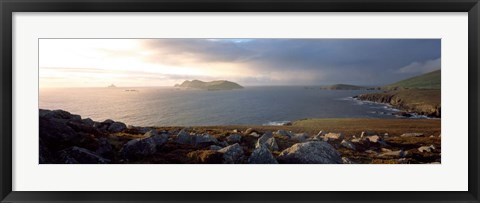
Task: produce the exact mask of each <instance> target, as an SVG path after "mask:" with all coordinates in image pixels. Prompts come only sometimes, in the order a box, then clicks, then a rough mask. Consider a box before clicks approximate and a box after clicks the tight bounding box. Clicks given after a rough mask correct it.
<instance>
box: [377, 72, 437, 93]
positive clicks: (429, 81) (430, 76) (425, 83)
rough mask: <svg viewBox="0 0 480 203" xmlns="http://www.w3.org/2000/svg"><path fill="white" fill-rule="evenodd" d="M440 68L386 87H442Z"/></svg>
mask: <svg viewBox="0 0 480 203" xmlns="http://www.w3.org/2000/svg"><path fill="white" fill-rule="evenodd" d="M440 79H441V74H440V70H436V71H433V72H430V73H425V74H423V75H419V76H416V77H412V78H408V79H405V80H402V81H399V82H396V83H393V84H390V85H386V86H384V87H383V88H384V89H440V87H441V84H440V81H441V80H440Z"/></svg>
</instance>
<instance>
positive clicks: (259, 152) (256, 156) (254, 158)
mask: <svg viewBox="0 0 480 203" xmlns="http://www.w3.org/2000/svg"><path fill="white" fill-rule="evenodd" d="M248 163H250V164H278V162H277V160H276V159H275V157H273V155H272V153H271V152H270V150H268V148H267V147H266V146H265V145H259V146H258V147H257V148H255V150H253V152H252V154H251V155H250V158H248Z"/></svg>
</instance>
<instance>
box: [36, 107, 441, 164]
mask: <svg viewBox="0 0 480 203" xmlns="http://www.w3.org/2000/svg"><path fill="white" fill-rule="evenodd" d="M39 124H40V163H41V164H69V163H76V164H99V163H110V164H137V163H142V164H146V163H147V164H148V163H149V164H182V163H183V164H192V163H196V164H226V163H234V164H273V163H281V164H351V163H357V164H385V163H393V164H405V163H439V162H441V158H440V152H441V138H440V132H441V131H440V124H441V121H440V120H430V119H394V118H392V119H380V118H366V119H361V118H337V119H334V118H330V119H303V120H298V121H294V122H292V123H291V125H288V126H261V125H229V126H191V127H182V126H163V127H162V126H160V127H140V126H127V125H126V124H124V123H121V122H118V121H113V120H110V119H107V120H105V121H101V122H99V121H93V120H91V119H89V118H83V119H82V117H81V116H79V115H74V114H70V113H69V112H66V111H62V110H55V111H50V110H42V109H41V110H40V123H39ZM237 155H238V156H237Z"/></svg>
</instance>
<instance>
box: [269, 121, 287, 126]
mask: <svg viewBox="0 0 480 203" xmlns="http://www.w3.org/2000/svg"><path fill="white" fill-rule="evenodd" d="M287 123H290V121H269V122H267V123H264V124H263V125H274V126H282V125H285V124H287Z"/></svg>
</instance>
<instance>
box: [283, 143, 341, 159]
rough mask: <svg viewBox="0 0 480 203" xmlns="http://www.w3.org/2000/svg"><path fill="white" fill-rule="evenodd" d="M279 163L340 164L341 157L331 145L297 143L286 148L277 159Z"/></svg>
mask: <svg viewBox="0 0 480 203" xmlns="http://www.w3.org/2000/svg"><path fill="white" fill-rule="evenodd" d="M277 160H278V161H279V162H280V163H287V164H341V163H342V157H341V156H340V153H339V152H338V151H337V150H335V148H333V147H332V145H330V144H328V143H327V142H323V141H309V142H303V143H297V144H294V145H293V146H291V147H290V148H287V149H285V150H283V151H282V153H280V155H279V156H278V157H277Z"/></svg>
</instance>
